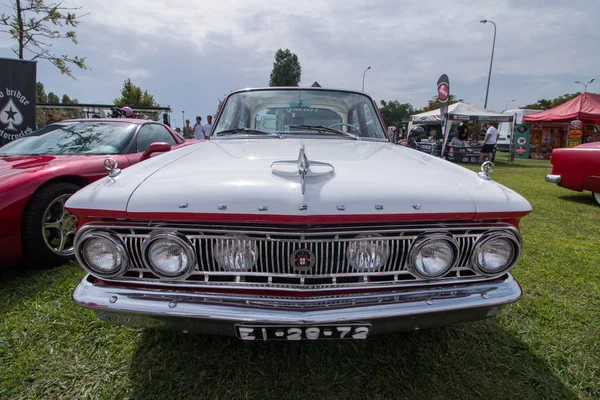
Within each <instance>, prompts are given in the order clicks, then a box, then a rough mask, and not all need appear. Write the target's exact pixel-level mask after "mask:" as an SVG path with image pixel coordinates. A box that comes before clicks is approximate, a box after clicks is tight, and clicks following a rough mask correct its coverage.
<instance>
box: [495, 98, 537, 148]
mask: <svg viewBox="0 0 600 400" xmlns="http://www.w3.org/2000/svg"><path fill="white" fill-rule="evenodd" d="M540 111H543V110H531V109H526V108H517V109H514V110H506V111H503V114H506V115H513V116H516V119H515V122H514V123H515V125H516V124H522V123H523V116H525V115H528V114H534V113H537V112H540ZM511 127H512V122H501V123H500V125H499V126H498V131H499V132H500V137H499V138H498V142H497V143H496V149H497V150H498V151H504V152H507V151H509V150H510V141H511V137H512V131H511Z"/></svg>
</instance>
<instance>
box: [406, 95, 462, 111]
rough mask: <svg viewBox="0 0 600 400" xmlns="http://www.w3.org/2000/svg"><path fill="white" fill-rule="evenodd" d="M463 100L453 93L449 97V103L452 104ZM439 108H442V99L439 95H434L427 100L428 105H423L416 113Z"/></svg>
mask: <svg viewBox="0 0 600 400" xmlns="http://www.w3.org/2000/svg"><path fill="white" fill-rule="evenodd" d="M459 101H462V99H458V100H457V99H456V96H455V95H453V94H451V95H450V96H449V98H448V105H450V104H454V103H456V102H459ZM438 108H440V100H439V99H438V97H437V96H433V97H432V98H431V100H429V101H428V102H427V105H426V106H425V107H423V108H422V109H420V110H416V111H415V113H416V114H418V113H422V112H426V111H433V110H437V109H438Z"/></svg>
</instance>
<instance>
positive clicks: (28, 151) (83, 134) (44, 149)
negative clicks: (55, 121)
mask: <svg viewBox="0 0 600 400" xmlns="http://www.w3.org/2000/svg"><path fill="white" fill-rule="evenodd" d="M136 128H137V124H132V123H128V122H108V121H100V122H98V121H90V122H87V121H86V122H78V123H72V124H65V125H60V124H59V125H50V126H48V127H46V128H43V129H40V130H37V131H34V132H32V133H31V134H29V135H27V136H25V137H22V138H20V139H17V140H15V141H13V142H11V143H8V144H6V145H5V146H3V147H2V148H0V155H33V154H43V155H77V154H119V153H120V152H121V151H122V150H123V149H124V147H125V146H126V145H127V144H128V143H130V141H131V137H132V136H133V133H134V132H135V129H136Z"/></svg>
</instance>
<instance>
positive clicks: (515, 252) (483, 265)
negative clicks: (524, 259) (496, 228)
mask: <svg viewBox="0 0 600 400" xmlns="http://www.w3.org/2000/svg"><path fill="white" fill-rule="evenodd" d="M520 254H521V244H520V243H519V241H518V240H517V238H516V237H515V236H514V235H511V234H510V233H507V232H496V233H489V234H487V235H484V236H482V237H481V239H480V240H479V242H478V243H477V245H476V246H475V250H473V255H472V257H471V264H472V265H473V267H474V268H475V269H476V270H478V271H479V272H481V273H482V274H484V275H497V274H500V273H503V272H506V271H508V270H509V269H510V268H512V267H513V266H514V265H515V264H516V263H517V260H518V259H519V255H520Z"/></svg>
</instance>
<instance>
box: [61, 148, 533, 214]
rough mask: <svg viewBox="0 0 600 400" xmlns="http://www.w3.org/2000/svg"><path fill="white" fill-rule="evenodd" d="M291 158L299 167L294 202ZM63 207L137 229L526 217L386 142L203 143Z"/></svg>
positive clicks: (452, 169) (471, 176)
mask: <svg viewBox="0 0 600 400" xmlns="http://www.w3.org/2000/svg"><path fill="white" fill-rule="evenodd" d="M301 149H303V150H302V153H303V154H304V155H305V157H306V160H307V161H308V165H309V167H308V169H307V174H306V177H305V188H304V193H302V183H301V181H302V179H301V177H300V174H299V173H298V166H299V165H300V164H301V162H300V161H298V160H299V157H300V159H302V154H301ZM320 163H322V164H320ZM67 207H69V208H73V209H77V208H79V209H86V210H90V209H105V210H115V211H126V212H127V214H128V216H129V217H140V218H142V217H146V219H160V218H161V214H170V215H175V213H177V215H179V216H181V215H190V216H192V215H198V214H216V215H215V218H217V219H219V217H218V215H219V214H221V215H222V216H223V218H224V219H226V216H227V215H230V214H235V215H248V214H254V215H256V214H260V215H287V216H307V215H313V216H314V215H339V214H343V215H353V214H354V215H359V214H360V215H365V214H403V215H409V216H410V215H425V214H427V215H431V216H434V217H435V215H439V214H456V215H459V214H460V215H461V216H462V217H464V216H465V215H471V216H472V217H475V214H476V213H489V212H511V211H512V212H514V211H518V212H528V211H530V210H531V206H530V205H529V203H528V202H527V201H526V200H525V199H523V198H522V197H521V196H519V195H518V194H516V193H515V192H513V191H512V190H510V189H508V188H506V187H504V186H502V185H499V184H497V183H495V182H493V181H486V180H483V179H481V178H479V177H478V176H477V174H475V173H473V172H471V171H469V170H467V169H465V168H462V167H460V166H457V165H454V164H451V163H449V162H446V161H443V160H440V159H438V158H435V157H432V156H430V155H427V154H425V153H421V152H417V151H415V150H411V149H407V148H404V147H401V146H395V145H393V144H390V143H387V142H370V141H353V140H341V139H331V140H329V139H284V140H280V139H248V140H241V139H222V140H211V141H206V142H203V143H199V144H196V145H192V146H188V147H186V148H184V149H180V150H177V151H173V152H170V153H167V154H164V155H161V156H159V157H156V158H154V159H152V160H148V161H146V162H144V163H141V164H139V165H136V166H133V167H131V168H129V169H128V170H127V171H124V172H123V173H122V174H121V175H120V176H118V177H116V178H115V179H112V180H111V179H105V180H102V181H100V182H98V183H97V184H94V185H91V186H90V187H88V188H85V189H84V190H82V191H80V192H79V193H78V194H76V195H75V196H73V197H72V198H71V199H70V200H69V202H68V204H67ZM163 217H164V218H168V215H163ZM136 219H137V218H136ZM190 219H191V217H190ZM434 219H435V218H434ZM463 219H464V218H463Z"/></svg>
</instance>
